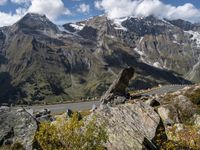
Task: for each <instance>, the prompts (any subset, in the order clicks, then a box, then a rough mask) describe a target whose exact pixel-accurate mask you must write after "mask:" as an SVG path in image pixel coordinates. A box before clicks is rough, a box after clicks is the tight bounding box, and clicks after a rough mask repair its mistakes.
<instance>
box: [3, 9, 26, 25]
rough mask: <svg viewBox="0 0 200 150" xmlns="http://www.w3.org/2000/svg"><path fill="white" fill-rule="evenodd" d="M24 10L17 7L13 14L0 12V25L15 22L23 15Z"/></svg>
mask: <svg viewBox="0 0 200 150" xmlns="http://www.w3.org/2000/svg"><path fill="white" fill-rule="evenodd" d="M24 11H26V10H24V9H23V8H18V9H16V12H15V13H14V14H12V13H5V12H0V27H2V26H8V25H11V24H13V23H15V22H17V21H18V20H19V19H20V18H21V17H22V16H23V15H24Z"/></svg>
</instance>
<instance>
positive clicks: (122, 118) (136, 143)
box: [90, 102, 160, 150]
mask: <svg viewBox="0 0 200 150" xmlns="http://www.w3.org/2000/svg"><path fill="white" fill-rule="evenodd" d="M90 117H95V118H96V119H97V122H98V123H105V127H106V128H107V133H108V138H109V140H108V143H107V145H106V147H107V148H108V150H116V149H117V150H130V149H131V150H141V149H143V148H144V142H146V141H148V142H149V143H151V144H152V142H151V140H152V139H153V138H154V137H155V134H156V130H157V127H158V125H159V123H160V117H159V115H158V114H157V113H156V112H155V111H154V109H153V108H152V107H150V106H148V105H147V104H145V103H143V102H136V103H134V104H129V103H126V104H123V105H117V106H116V107H109V106H108V105H101V106H100V108H98V109H97V110H96V111H95V112H94V113H92V114H91V115H90ZM151 146H152V147H154V145H153V144H152V145H151Z"/></svg>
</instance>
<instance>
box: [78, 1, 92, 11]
mask: <svg viewBox="0 0 200 150" xmlns="http://www.w3.org/2000/svg"><path fill="white" fill-rule="evenodd" d="M77 11H79V12H82V13H89V12H90V5H87V4H84V3H83V4H80V5H79V7H78V9H77Z"/></svg>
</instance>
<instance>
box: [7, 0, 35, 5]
mask: <svg viewBox="0 0 200 150" xmlns="http://www.w3.org/2000/svg"><path fill="white" fill-rule="evenodd" d="M11 2H12V3H16V4H29V3H30V2H31V0H11Z"/></svg>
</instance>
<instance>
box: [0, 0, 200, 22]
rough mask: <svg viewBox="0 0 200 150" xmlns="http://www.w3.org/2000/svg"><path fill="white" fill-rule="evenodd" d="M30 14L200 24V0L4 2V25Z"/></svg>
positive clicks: (0, 9) (0, 3)
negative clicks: (161, 19)
mask: <svg viewBox="0 0 200 150" xmlns="http://www.w3.org/2000/svg"><path fill="white" fill-rule="evenodd" d="M187 3H189V4H187ZM97 4H98V5H97ZM133 10H134V11H133ZM144 10H145V11H144ZM27 12H36V13H41V14H46V15H47V16H48V17H49V18H50V19H51V20H52V21H54V22H55V23H57V24H63V23H66V22H75V21H79V20H83V19H87V18H90V17H92V16H97V15H100V14H103V13H106V14H108V16H110V18H116V17H118V16H119V17H125V16H129V15H136V16H147V15H151V14H153V15H155V16H158V17H166V18H169V19H170V18H172V19H177V18H181V19H185V20H188V21H192V22H200V0H161V1H159V0H0V26H4V25H10V24H13V23H14V22H16V21H17V20H19V19H20V18H21V17H22V16H23V15H24V14H25V13H27Z"/></svg>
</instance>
